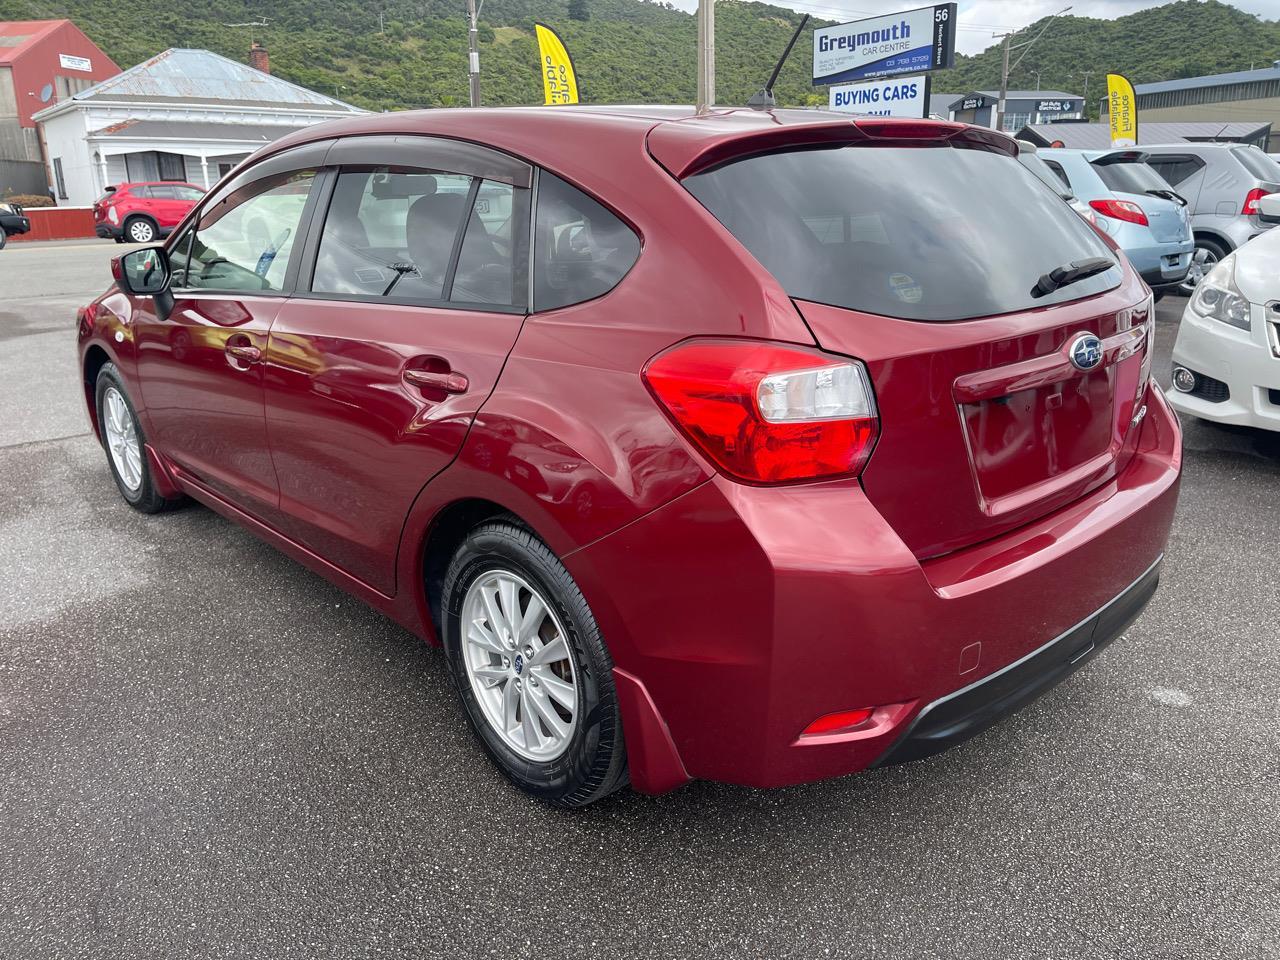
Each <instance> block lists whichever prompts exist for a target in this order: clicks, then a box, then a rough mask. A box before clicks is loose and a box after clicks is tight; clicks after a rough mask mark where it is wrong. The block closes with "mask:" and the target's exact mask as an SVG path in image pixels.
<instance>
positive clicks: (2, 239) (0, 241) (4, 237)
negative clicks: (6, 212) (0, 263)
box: [0, 230, 9, 250]
mask: <svg viewBox="0 0 1280 960" xmlns="http://www.w3.org/2000/svg"><path fill="white" fill-rule="evenodd" d="M8 242H9V235H8V234H7V233H5V232H4V231H3V230H0V250H3V249H4V245H5V244H6V243H8Z"/></svg>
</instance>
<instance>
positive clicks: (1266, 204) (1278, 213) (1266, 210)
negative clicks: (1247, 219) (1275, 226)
mask: <svg viewBox="0 0 1280 960" xmlns="http://www.w3.org/2000/svg"><path fill="white" fill-rule="evenodd" d="M1258 219H1259V220H1261V221H1262V222H1263V223H1280V193H1268V194H1267V195H1266V196H1265V197H1263V198H1262V199H1261V200H1259V201H1258Z"/></svg>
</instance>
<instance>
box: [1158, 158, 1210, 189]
mask: <svg viewBox="0 0 1280 960" xmlns="http://www.w3.org/2000/svg"><path fill="white" fill-rule="evenodd" d="M1147 166H1149V167H1151V169H1152V170H1154V171H1155V172H1156V173H1158V174H1160V176H1162V177H1163V178H1164V179H1165V181H1166V182H1168V184H1169V185H1170V186H1172V187H1176V186H1178V184H1180V183H1183V182H1184V181H1186V180H1187V179H1189V178H1190V177H1191V175H1192V174H1193V173H1195V172H1196V171H1197V170H1199V169H1200V168H1201V167H1202V166H1204V164H1203V163H1201V162H1200V160H1199V159H1198V158H1196V157H1150V158H1149V159H1148V160H1147Z"/></svg>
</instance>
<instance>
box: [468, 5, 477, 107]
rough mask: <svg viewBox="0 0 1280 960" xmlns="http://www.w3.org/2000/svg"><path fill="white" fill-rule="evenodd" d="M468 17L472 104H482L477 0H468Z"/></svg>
mask: <svg viewBox="0 0 1280 960" xmlns="http://www.w3.org/2000/svg"><path fill="white" fill-rule="evenodd" d="M467 18H468V20H469V21H470V23H471V29H470V30H468V31H467V47H468V51H469V53H468V57H467V78H468V80H469V81H470V83H471V105H472V106H473V107H478V106H480V30H479V14H478V13H476V0H467Z"/></svg>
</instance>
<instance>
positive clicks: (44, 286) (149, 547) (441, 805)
mask: <svg viewBox="0 0 1280 960" xmlns="http://www.w3.org/2000/svg"><path fill="white" fill-rule="evenodd" d="M119 249H120V248H118V247H116V246H114V245H112V244H104V245H64V246H52V247H50V246H42V247H21V246H16V245H15V246H11V247H10V248H8V249H7V250H5V251H4V252H3V253H0V412H2V414H3V415H2V416H0V489H3V490H4V491H5V496H4V497H2V498H0V757H2V758H3V759H2V760H0V957H4V958H21V960H34V958H46V957H48V958H52V957H100V958H150V957H156V958H161V957H162V958H178V957H245V958H255V960H265V958H271V960H283V958H294V957H357V956H358V957H364V956H396V957H418V956H423V957H426V956H448V957H455V956H462V957H471V956H493V957H540V958H559V957H671V958H687V957H692V956H700V957H770V958H773V957H798V958H799V957H804V958H808V957H824V956H833V957H862V956H868V957H872V956H874V957H940V958H942V957H945V958H970V957H972V958H984V960H985V958H993V957H1011V958H1031V957H1036V958H1039V957H1045V958H1050V957H1052V958H1080V957H1083V958H1094V957H1099V958H1100V957H1135V958H1139V957H1140V958H1144V960H1145V958H1184V957H1192V956H1194V957H1196V958H1197V960H1207V958H1212V957H1278V956H1280V881H1277V877H1278V876H1280V835H1278V831H1277V828H1278V825H1280V760H1278V757H1280V733H1278V731H1280V666H1278V664H1277V641H1278V639H1280V637H1278V633H1280V628H1278V627H1277V622H1278V621H1280V617H1278V616H1277V614H1280V591H1278V590H1277V584H1276V576H1275V568H1276V556H1277V544H1278V543H1280V511H1277V509H1276V505H1277V502H1280V437H1274V436H1270V435H1264V434H1260V433H1251V432H1248V431H1241V430H1228V429H1223V428H1219V427H1214V426H1209V425H1206V424H1201V423H1189V424H1187V432H1186V449H1187V458H1186V477H1185V481H1184V485H1183V494H1182V502H1181V508H1180V513H1179V517H1178V522H1177V526H1176V529H1175V533H1174V536H1173V540H1172V542H1171V543H1170V546H1169V553H1168V559H1167V562H1166V565H1165V571H1164V580H1163V583H1162V586H1161V588H1160V592H1159V593H1158V595H1157V597H1156V599H1155V600H1154V601H1153V603H1152V605H1151V606H1150V607H1149V609H1148V611H1147V613H1146V614H1145V615H1144V616H1143V617H1142V619H1141V620H1140V621H1139V622H1138V623H1137V624H1136V625H1135V626H1134V627H1133V628H1132V629H1131V630H1130V632H1129V634H1128V636H1127V637H1126V638H1125V639H1123V640H1120V641H1117V642H1116V643H1115V645H1113V646H1112V647H1111V648H1110V650H1109V651H1108V652H1107V653H1106V654H1104V655H1103V656H1102V657H1100V658H1099V659H1098V660H1096V661H1095V662H1094V663H1093V664H1092V665H1091V666H1090V667H1089V668H1088V669H1087V670H1085V671H1083V672H1082V673H1080V674H1077V675H1076V676H1075V677H1074V678H1072V679H1071V680H1070V681H1068V682H1067V683H1066V684H1064V685H1063V686H1061V687H1060V688H1058V689H1057V690H1055V691H1054V692H1052V693H1051V694H1050V695H1048V696H1046V697H1045V698H1043V699H1042V700H1040V701H1038V702H1037V703H1036V704H1034V705H1032V706H1031V707H1029V708H1028V709H1026V710H1025V711H1023V712H1022V713H1020V714H1018V715H1017V716H1015V717H1013V718H1011V719H1010V720H1008V721H1006V722H1004V723H1003V724H1001V725H1000V726H998V727H997V728H995V729H993V730H991V731H989V732H988V733H987V734H985V735H984V736H982V737H980V738H978V739H976V740H974V741H971V742H970V743H968V744H966V745H964V746H962V747H960V748H959V749H957V750H955V751H953V752H951V753H949V754H947V755H944V756H941V757H938V758H935V759H933V760H929V761H925V762H921V763H917V764H914V765H908V766H905V767H899V768H894V769H890V770H885V771H878V772H873V773H869V774H865V775H862V776H857V777H851V778H846V779H844V780H839V781H835V782H829V783H822V784H817V785H814V786H810V787H804V788H796V789H789V790H783V791H778V792H768V793H762V792H753V791H748V790H742V789H736V788H731V787H725V786H718V785H714V784H705V783H697V784H692V785H690V786H689V787H687V788H685V789H683V790H682V791H680V792H678V793H676V794H673V795H671V796H668V797H665V798H662V799H656V800H655V799H649V798H645V797H641V796H638V795H636V794H632V793H629V792H628V793H624V794H622V795H620V796H618V797H616V798H613V799H611V800H609V801H607V802H604V803H602V804H600V805H599V806H597V807H594V808H592V809H589V810H587V811H584V812H580V813H577V814H565V813H558V812H555V811H551V810H548V809H545V808H543V807H541V806H538V805H537V804H535V803H532V802H530V801H528V800H526V799H525V798H524V797H522V796H521V795H518V794H517V793H515V792H514V791H513V790H512V789H510V788H509V787H507V786H506V785H505V783H504V781H502V780H501V779H500V777H499V776H498V775H497V774H496V773H495V772H494V771H493V770H492V769H491V768H490V767H489V766H488V764H487V763H486V762H485V760H484V758H483V757H482V755H481V753H480V751H479V749H478V748H477V747H476V746H475V745H474V744H473V742H472V740H471V738H470V735H469V734H468V733H467V732H466V731H465V729H464V726H463V722H462V719H461V716H460V714H459V711H458V709H457V708H456V707H455V704H454V701H453V698H452V696H451V694H450V691H449V689H448V686H447V678H446V676H445V671H444V667H443V663H442V660H441V657H440V656H438V655H437V654H435V653H433V652H432V651H431V650H429V649H425V648H424V647H423V645H422V644H421V643H419V642H418V641H417V640H415V639H414V638H413V637H411V636H409V635H407V634H406V633H405V632H404V631H402V630H400V629H399V628H397V627H396V626H394V625H392V624H391V623H389V622H388V621H386V620H384V619H383V618H381V617H380V616H378V615H377V614H374V613H373V612H371V611H370V610H368V609H366V608H364V607H363V606H361V605H360V604H359V603H357V602H355V601H354V600H351V599H349V598H348V597H346V596H345V595H344V594H342V593H340V592H339V591H338V590H336V589H335V588H333V587H331V586H329V585H328V584H327V583H326V582H324V581H323V580H321V579H320V578H319V577H316V576H313V575H312V574H310V573H308V572H307V571H306V570H304V569H302V568H301V567H299V566H297V565H296V564H294V563H292V562H291V561H289V560H287V559H286V558H285V557H283V556H282V555H280V554H278V553H276V552H275V551H274V550H272V549H271V548H269V547H267V546H265V545H263V544H261V543H260V542H258V541H257V540H255V539H254V538H253V537H251V536H250V535H249V534H247V533H245V532H243V531H241V530H240V529H239V528H237V527H235V526H233V525H231V524H230V523H228V522H226V521H224V520H222V519H220V518H218V517H217V516H215V515H214V514H213V513H211V512H209V511H207V510H205V509H202V508H199V507H190V508H187V509H184V510H181V511H179V512H177V513H174V514H170V515H165V516H162V517H159V518H147V517H143V516H140V515H138V514H136V513H134V512H132V511H131V510H129V509H128V508H127V507H126V506H125V505H124V503H123V502H122V501H121V500H120V499H119V497H118V496H117V494H116V492H115V489H114V487H113V486H112V483H111V480H110V478H109V476H108V473H107V469H106V465H105V462H104V460H103V454H102V452H101V450H100V449H99V448H98V447H97V446H96V445H95V443H94V442H93V440H92V439H91V438H90V437H89V436H88V434H87V430H88V423H87V420H86V419H85V416H84V414H83V412H82V409H81V401H80V397H79V395H78V393H77V384H76V370H75V359H74V356H73V353H74V350H73V334H72V320H71V317H72V314H73V311H74V308H75V306H76V305H77V304H80V303H83V302H85V301H86V300H87V299H89V297H91V296H92V295H93V294H94V293H96V292H97V291H99V290H100V289H101V288H102V286H103V285H104V283H105V277H106V276H107V273H106V261H107V258H108V257H109V256H110V255H111V254H113V253H116V252H118V251H119ZM1182 305H1183V301H1181V300H1177V299H1174V300H1166V301H1165V302H1164V303H1163V304H1161V308H1160V328H1159V350H1160V355H1159V357H1158V359H1157V362H1156V370H1157V372H1158V373H1159V374H1160V375H1161V376H1162V377H1167V370H1168V356H1169V350H1170V347H1171V345H1172V342H1173V337H1174V335H1175V333H1176V328H1177V321H1178V317H1179V315H1180V313H1181V309H1182Z"/></svg>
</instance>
